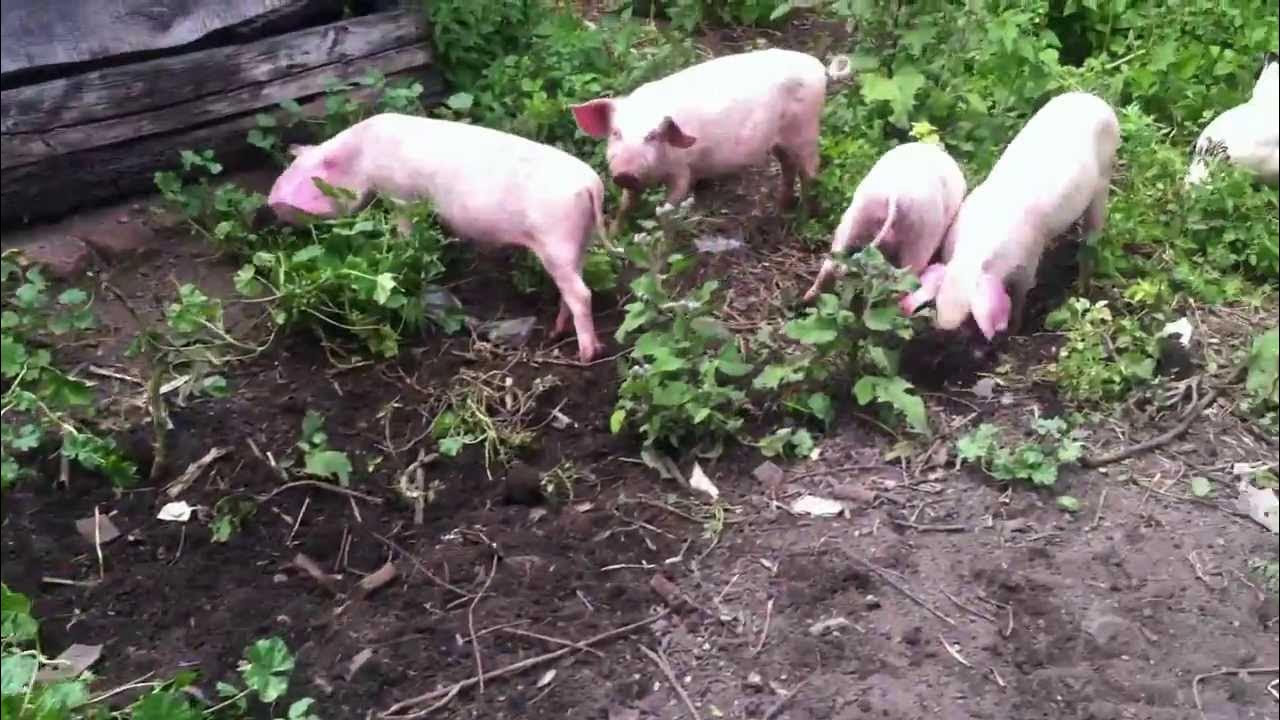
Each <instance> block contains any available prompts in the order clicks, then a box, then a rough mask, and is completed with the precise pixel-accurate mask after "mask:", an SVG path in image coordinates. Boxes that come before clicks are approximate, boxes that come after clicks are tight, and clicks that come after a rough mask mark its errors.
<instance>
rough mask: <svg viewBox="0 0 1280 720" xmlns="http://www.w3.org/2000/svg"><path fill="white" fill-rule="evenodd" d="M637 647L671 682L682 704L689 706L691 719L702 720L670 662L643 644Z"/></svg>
mask: <svg viewBox="0 0 1280 720" xmlns="http://www.w3.org/2000/svg"><path fill="white" fill-rule="evenodd" d="M637 647H639V648H640V652H642V653H644V654H645V656H646V657H648V658H649V659H650V660H652V661H653V664H654V665H657V666H658V669H660V670H662V674H663V675H666V676H667V682H669V683H671V687H673V688H675V691H676V694H677V695H679V696H680V700H681V701H682V702H683V703H684V706H685V707H687V708H689V714H690V715H691V716H693V720H702V716H701V715H699V714H698V708H696V707H694V705H693V700H691V699H690V698H689V693H687V692H685V689H684V686H683V685H681V684H680V680H679V679H678V678H676V673H675V671H674V670H672V669H671V663H669V662H667V659H666V658H664V657H663V656H661V655H659V654H658V653H656V652H654V651H652V650H650V649H649V648H647V647H645V646H644V645H637Z"/></svg>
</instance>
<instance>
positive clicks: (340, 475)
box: [304, 450, 351, 487]
mask: <svg viewBox="0 0 1280 720" xmlns="http://www.w3.org/2000/svg"><path fill="white" fill-rule="evenodd" d="M304 470H305V471H306V472H307V474H309V475H316V476H318V477H325V478H333V477H336V478H337V479H338V484H340V485H342V486H343V487H346V486H347V485H348V484H349V483H350V482H351V460H350V459H348V458H347V454H346V453H344V452H339V451H337V450H315V451H312V452H309V453H307V462H306V466H305V467H304Z"/></svg>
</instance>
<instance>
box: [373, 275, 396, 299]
mask: <svg viewBox="0 0 1280 720" xmlns="http://www.w3.org/2000/svg"><path fill="white" fill-rule="evenodd" d="M377 283H378V285H377V288H376V289H375V290H374V291H373V300H374V302H376V303H378V304H379V305H386V304H387V300H390V299H391V292H392V291H393V290H395V289H396V287H397V285H396V278H395V276H394V275H392V274H391V273H382V274H381V275H379V276H378V280H377Z"/></svg>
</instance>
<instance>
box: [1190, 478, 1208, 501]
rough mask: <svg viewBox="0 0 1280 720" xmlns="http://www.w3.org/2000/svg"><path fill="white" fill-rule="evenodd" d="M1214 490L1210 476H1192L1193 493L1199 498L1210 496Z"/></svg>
mask: <svg viewBox="0 0 1280 720" xmlns="http://www.w3.org/2000/svg"><path fill="white" fill-rule="evenodd" d="M1212 492H1213V483H1211V482H1209V479H1208V478H1203V477H1193V478H1191V494H1192V495H1195V496H1196V497H1198V498H1203V497H1209V494H1210V493H1212Z"/></svg>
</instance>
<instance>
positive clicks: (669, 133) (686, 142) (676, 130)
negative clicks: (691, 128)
mask: <svg viewBox="0 0 1280 720" xmlns="http://www.w3.org/2000/svg"><path fill="white" fill-rule="evenodd" d="M658 137H660V138H662V139H663V141H664V142H666V143H667V144H668V145H671V146H673V147H678V148H680V149H681V150H686V149H688V148H691V147H693V144H694V143H696V142H698V138H696V137H693V136H692V135H686V134H685V132H684V130H681V129H680V126H679V125H677V124H676V121H675V120H672V119H671V116H670V115H668V116H666V117H664V118H662V124H660V125H658Z"/></svg>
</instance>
